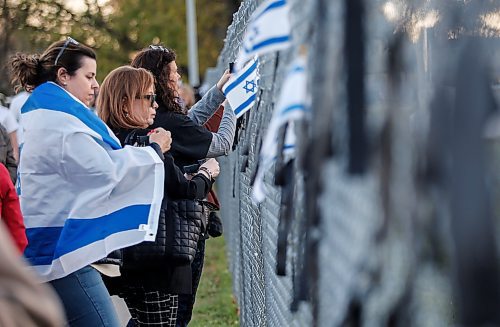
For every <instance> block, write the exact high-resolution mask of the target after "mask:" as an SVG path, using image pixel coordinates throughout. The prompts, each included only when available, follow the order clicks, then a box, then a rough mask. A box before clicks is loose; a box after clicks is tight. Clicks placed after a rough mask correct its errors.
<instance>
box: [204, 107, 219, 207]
mask: <svg viewBox="0 0 500 327" xmlns="http://www.w3.org/2000/svg"><path fill="white" fill-rule="evenodd" d="M223 114H224V106H223V105H220V106H219V109H217V111H216V112H215V113H214V114H213V115H212V117H210V119H209V120H208V121H207V122H206V123H205V125H203V126H205V128H206V129H208V130H209V131H210V132H212V133H217V131H218V130H219V125H220V121H221V120H222V115H223ZM207 201H208V202H210V203H212V204H214V205H215V206H216V207H217V209H218V208H220V203H219V199H218V197H217V193H215V191H214V190H213V189H211V190H210V192H209V193H208V195H207Z"/></svg>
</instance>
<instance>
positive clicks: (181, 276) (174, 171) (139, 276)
mask: <svg viewBox="0 0 500 327" xmlns="http://www.w3.org/2000/svg"><path fill="white" fill-rule="evenodd" d="M148 131H149V130H118V131H117V132H116V135H117V137H118V139H119V140H120V143H121V144H122V145H125V140H126V139H127V137H128V139H127V143H129V144H135V143H139V145H140V146H141V145H145V144H140V143H141V141H140V139H142V138H141V137H142V136H144V135H146V134H147V132H148ZM131 133H133V134H132V137H131V135H130V134H131ZM164 168H165V186H164V190H165V191H164V192H165V194H164V201H163V203H162V206H163V208H162V212H161V214H162V215H165V214H168V213H167V212H168V211H167V208H166V207H165V204H166V197H168V198H171V199H203V198H205V197H206V196H207V194H208V192H209V191H210V188H211V187H212V181H211V180H209V179H208V178H206V177H205V176H204V175H202V174H197V175H195V176H194V177H193V178H192V179H191V180H187V179H186V178H185V177H184V174H183V173H182V172H181V170H180V169H179V168H178V167H177V165H176V164H175V162H174V159H173V157H172V155H171V154H170V153H168V152H167V153H164ZM160 227H161V226H160ZM156 239H157V240H156V241H155V242H158V243H161V242H163V240H165V239H166V229H165V226H163V227H161V228H159V229H158V231H157V235H156ZM138 246H139V247H140V244H139V245H138ZM124 252H125V258H124V260H125V265H124V266H123V267H122V269H121V274H122V276H121V277H115V278H105V281H106V286H108V288H109V290H110V293H115V294H119V293H120V288H121V287H122V286H123V285H128V286H134V285H136V286H142V287H144V288H145V289H151V290H158V289H162V290H165V291H167V292H170V293H174V294H189V293H191V290H192V287H191V283H192V282H191V265H189V264H188V265H177V264H174V263H172V265H171V266H169V267H163V268H161V269H152V268H147V269H140V268H141V267H131V266H130V265H129V266H128V268H127V263H126V260H127V250H125V251H124ZM137 268H139V269H137Z"/></svg>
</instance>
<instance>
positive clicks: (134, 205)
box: [9, 37, 171, 327]
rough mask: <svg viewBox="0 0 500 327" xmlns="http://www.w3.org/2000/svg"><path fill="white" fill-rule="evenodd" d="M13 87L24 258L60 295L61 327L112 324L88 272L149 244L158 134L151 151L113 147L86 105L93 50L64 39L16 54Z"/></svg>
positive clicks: (154, 217)
mask: <svg viewBox="0 0 500 327" xmlns="http://www.w3.org/2000/svg"><path fill="white" fill-rule="evenodd" d="M9 66H10V69H11V73H12V80H11V82H12V84H13V85H15V86H16V88H19V87H22V88H24V89H25V90H27V91H28V92H30V93H31V95H30V97H29V98H28V100H27V101H26V103H25V104H24V106H23V109H22V122H23V127H24V128H25V133H24V145H23V150H22V152H21V165H20V166H19V172H18V174H19V176H20V178H19V181H18V186H19V191H20V199H21V209H22V212H23V215H24V222H25V224H26V234H27V236H28V247H27V248H26V250H25V252H24V254H25V257H26V258H27V259H28V260H29V261H30V263H31V265H32V266H33V269H34V270H35V271H36V272H37V273H38V276H39V278H40V279H41V280H42V281H45V282H49V283H50V284H51V286H52V287H53V288H54V289H55V291H56V292H57V294H58V295H59V297H60V299H61V301H62V303H63V305H64V309H65V312H66V316H67V318H68V323H69V325H70V326H113V327H115V326H116V327H117V326H119V320H118V317H117V314H116V312H115V309H114V307H113V303H112V301H111V297H110V295H109V293H108V291H107V289H106V287H105V285H104V283H103V281H102V277H101V275H100V274H99V272H98V271H97V270H96V269H95V268H93V267H92V266H91V264H92V263H93V262H95V261H97V260H99V259H102V258H104V257H106V255H108V254H109V253H110V252H111V251H113V250H116V249H120V248H124V247H127V246H130V245H134V244H138V243H140V242H142V241H144V240H154V237H155V233H156V229H154V226H155V225H156V224H157V222H158V218H159V213H160V206H161V193H162V192H161V190H162V188H163V183H164V179H163V177H164V174H163V161H162V160H161V155H162V152H164V151H167V150H168V149H169V148H170V142H171V138H170V135H168V133H167V132H166V131H165V130H163V129H157V130H156V133H154V134H152V135H151V136H149V139H150V141H151V146H148V147H144V148H134V147H126V148H122V147H121V145H120V142H119V140H118V139H117V138H116V137H115V136H114V134H113V133H112V132H111V130H109V128H108V127H107V126H106V124H105V123H104V122H103V121H102V120H100V119H99V118H98V117H97V116H96V115H95V114H94V113H92V112H91V111H90V109H89V108H88V105H89V104H90V101H91V100H92V99H93V97H94V94H95V91H96V89H97V88H98V86H99V84H98V83H97V81H96V70H97V62H96V55H95V53H94V51H93V50H92V49H90V48H89V47H87V46H85V45H82V44H80V43H79V42H77V41H75V40H74V39H72V38H69V37H68V38H67V39H66V40H63V41H58V42H55V43H53V44H51V45H50V46H49V47H48V48H47V49H46V50H45V51H44V52H43V53H42V54H41V55H38V54H23V53H17V54H15V55H14V56H12V57H11V59H10V62H9Z"/></svg>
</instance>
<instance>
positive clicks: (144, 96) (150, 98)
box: [135, 94, 156, 107]
mask: <svg viewBox="0 0 500 327" xmlns="http://www.w3.org/2000/svg"><path fill="white" fill-rule="evenodd" d="M135 98H136V99H147V100H149V101H150V102H151V107H153V106H154V104H155V101H156V94H146V95H143V96H137V97H135Z"/></svg>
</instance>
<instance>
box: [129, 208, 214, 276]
mask: <svg viewBox="0 0 500 327" xmlns="http://www.w3.org/2000/svg"><path fill="white" fill-rule="evenodd" d="M208 213H209V211H208V209H207V208H206V206H205V205H204V204H203V202H201V201H198V200H189V199H181V200H170V199H163V203H162V210H161V212H160V218H159V221H158V231H157V233H156V240H155V241H154V242H142V243H140V244H137V245H134V246H131V247H128V248H125V249H124V250H123V269H126V270H142V269H148V268H153V269H161V268H162V267H168V266H172V264H188V263H191V262H192V261H193V260H194V256H195V254H196V248H197V243H198V240H199V239H200V237H203V234H204V233H205V230H206V226H207V221H208Z"/></svg>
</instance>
